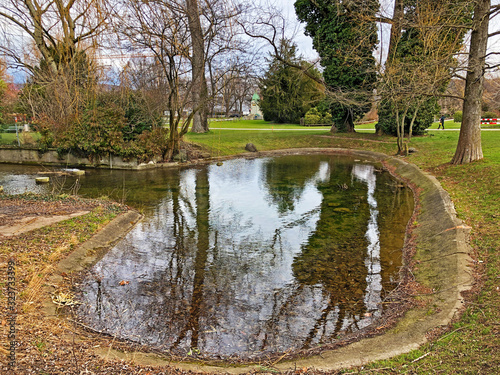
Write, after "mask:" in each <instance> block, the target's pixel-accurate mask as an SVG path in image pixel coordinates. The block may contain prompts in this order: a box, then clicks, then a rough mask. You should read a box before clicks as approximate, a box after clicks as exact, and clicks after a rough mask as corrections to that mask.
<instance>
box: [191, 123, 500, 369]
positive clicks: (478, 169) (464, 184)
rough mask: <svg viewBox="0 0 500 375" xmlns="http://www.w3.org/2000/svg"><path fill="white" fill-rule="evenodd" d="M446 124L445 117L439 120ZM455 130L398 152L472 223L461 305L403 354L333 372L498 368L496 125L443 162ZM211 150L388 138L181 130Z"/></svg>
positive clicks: (376, 147) (390, 150)
mask: <svg viewBox="0 0 500 375" xmlns="http://www.w3.org/2000/svg"><path fill="white" fill-rule="evenodd" d="M445 126H446V125H445ZM458 136H459V132H458V131H457V132H451V131H450V132H442V131H441V132H431V133H430V134H429V135H427V136H423V137H415V138H413V140H412V146H413V147H415V148H416V149H417V150H418V151H417V152H416V153H415V154H412V155H410V156H408V157H407V158H406V160H408V161H409V162H411V163H414V164H416V165H417V166H419V167H420V168H421V169H423V170H426V171H428V172H430V173H431V174H433V175H434V176H436V177H437V178H438V179H439V180H440V181H441V184H442V186H443V187H444V189H445V190H446V191H447V192H448V193H449V194H450V196H451V198H452V200H453V202H454V203H455V208H456V210H457V214H458V217H459V218H460V219H462V220H463V221H464V222H465V224H467V225H469V226H471V227H472V232H471V246H472V247H473V251H474V253H473V258H474V263H473V264H471V272H474V275H475V276H476V279H477V284H476V286H475V289H474V292H472V293H469V296H468V297H467V301H466V303H465V304H464V313H463V315H462V317H461V318H460V319H458V320H457V321H456V322H455V323H454V324H453V325H452V326H450V327H446V328H444V329H443V330H442V332H434V333H433V335H434V337H432V340H431V342H430V343H429V344H427V345H424V346H423V347H421V348H420V349H419V350H415V351H413V352H411V353H409V354H407V355H403V356H400V357H396V358H394V359H391V360H389V361H382V362H378V363H373V364H370V365H369V366H365V367H364V368H363V369H355V370H344V371H341V373H349V372H353V373H361V374H373V373H380V374H394V373H398V374H417V373H418V374H431V373H432V374H434V373H443V374H494V373H500V287H499V286H498V285H500V257H499V256H498V253H499V251H500V230H499V227H498V222H499V217H500V209H499V207H500V132H486V131H485V132H483V133H482V145H483V153H484V159H483V160H481V161H478V162H475V163H471V164H468V165H461V166H453V165H450V164H449V161H450V160H451V158H452V156H453V154H454V152H455V148H456V145H457V141H458ZM188 139H189V140H190V141H192V142H196V143H199V144H203V145H204V146H206V147H207V148H209V149H210V152H211V153H212V154H213V155H214V156H218V155H228V154H238V153H242V152H244V146H245V144H246V143H247V142H252V143H254V144H255V145H256V147H257V149H258V150H271V149H278V148H294V147H345V148H359V149H366V150H371V151H378V152H383V153H387V154H394V152H395V150H396V143H395V139H394V138H392V137H385V136H384V137H377V136H376V135H374V134H337V135H335V136H334V137H329V133H328V132H326V131H324V130H317V131H312V132H307V133H305V132H303V133H299V132H292V131H290V132H285V131H283V132H269V131H267V132H264V131H254V132H249V131H246V132H235V131H229V130H213V131H211V132H210V133H209V134H202V135H189V136H188Z"/></svg>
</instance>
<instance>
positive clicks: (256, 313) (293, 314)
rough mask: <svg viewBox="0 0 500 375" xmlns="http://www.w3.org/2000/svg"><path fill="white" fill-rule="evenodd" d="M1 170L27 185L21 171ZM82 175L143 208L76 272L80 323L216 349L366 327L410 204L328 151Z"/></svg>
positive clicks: (393, 274) (384, 287)
mask: <svg viewBox="0 0 500 375" xmlns="http://www.w3.org/2000/svg"><path fill="white" fill-rule="evenodd" d="M2 176H3V177H2ZM2 176H0V177H2V179H3V180H4V181H7V182H8V181H13V184H12V187H11V185H9V183H6V182H3V183H4V185H5V186H6V188H7V189H13V187H14V186H15V187H16V189H18V190H19V189H21V190H22V189H25V190H30V189H31V188H25V187H23V178H24V179H25V180H26V181H28V179H26V178H25V177H23V175H22V174H20V175H19V174H16V175H13V174H9V173H4V175H2ZM9 179H10V180H9ZM26 181H25V182H26ZM72 183H73V182H72V181H68V184H69V185H71V184H72ZM26 184H28V182H26ZM29 184H32V183H31V180H30V181H29ZM81 184H82V187H81V191H80V193H81V194H82V195H87V196H94V197H95V196H99V195H103V194H108V195H111V196H113V194H114V195H116V194H123V195H126V199H127V202H128V203H129V204H132V205H135V206H138V205H143V207H145V213H146V217H145V219H144V221H143V222H141V223H140V224H139V225H137V226H136V227H135V229H134V230H133V231H132V232H130V233H129V234H128V235H127V237H126V238H125V239H124V240H123V241H121V242H120V243H119V244H118V245H117V246H116V247H115V248H113V249H112V250H110V251H109V252H108V253H107V254H106V255H105V256H104V257H103V259H102V260H101V261H100V262H99V263H97V264H96V265H95V266H94V267H93V268H92V270H90V272H89V273H88V275H87V276H86V278H85V279H84V282H83V284H82V285H81V289H82V293H81V298H82V302H83V305H82V306H81V307H80V309H79V317H80V319H81V320H82V321H84V322H85V324H88V325H90V326H92V327H94V328H95V329H98V330H102V331H105V332H108V333H110V334H112V335H115V336H117V337H120V338H124V339H130V340H133V341H136V342H138V343H140V344H144V345H148V346H153V347H155V348H158V349H162V350H169V351H172V352H175V353H179V354H186V353H187V352H188V351H189V350H190V349H191V348H198V349H199V350H200V352H201V353H202V354H205V355H209V356H216V357H217V356H220V357H226V356H231V355H239V356H243V357H253V356H258V355H262V354H263V353H268V352H282V351H285V350H288V349H291V348H293V349H299V348H308V347H312V346H315V345H318V344H321V343H327V342H331V341H333V340H335V338H336V336H337V335H338V333H339V332H341V331H355V330H357V329H359V328H362V327H364V326H366V325H367V324H370V323H371V322H372V319H374V318H376V317H377V316H379V315H380V313H381V311H380V310H379V307H380V305H379V303H380V302H381V301H382V299H383V298H384V296H385V295H386V293H388V292H389V291H390V290H391V289H392V288H393V287H394V281H395V279H397V271H398V267H399V266H400V264H401V248H402V245H403V238H404V230H405V226H406V223H407V221H408V219H409V217H410V215H411V211H412V209H413V200H412V196H411V192H410V190H409V189H407V188H405V187H402V186H401V184H400V183H398V182H396V181H394V180H393V179H392V178H391V177H390V176H389V175H388V174H387V173H385V172H383V173H382V172H380V171H377V170H376V168H375V167H374V166H373V165H370V164H366V163H361V162H353V161H352V160H351V159H348V158H346V157H343V156H331V155H330V156H327V155H308V156H285V157H276V158H264V159H255V160H243V159H239V160H233V161H228V162H225V163H224V165H223V166H221V167H217V166H215V165H212V166H205V167H198V168H191V169H184V170H181V171H177V170H175V171H159V170H157V171H148V172H121V171H89V173H88V174H87V176H85V177H84V178H82V179H81ZM30 186H31V185H30ZM45 189H48V187H46V188H45ZM116 198H117V197H115V199H116ZM122 198H123V196H122ZM121 281H126V282H128V284H125V285H120V282H121Z"/></svg>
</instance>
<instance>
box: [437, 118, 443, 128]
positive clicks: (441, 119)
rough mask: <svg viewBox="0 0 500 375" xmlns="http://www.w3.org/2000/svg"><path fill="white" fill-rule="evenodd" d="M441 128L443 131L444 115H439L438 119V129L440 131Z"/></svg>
mask: <svg viewBox="0 0 500 375" xmlns="http://www.w3.org/2000/svg"><path fill="white" fill-rule="evenodd" d="M441 126H442V127H443V130H444V115H441V118H440V119H439V125H438V129H440V128H441Z"/></svg>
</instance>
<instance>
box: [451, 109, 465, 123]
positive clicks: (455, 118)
mask: <svg viewBox="0 0 500 375" xmlns="http://www.w3.org/2000/svg"><path fill="white" fill-rule="evenodd" d="M462 116H463V114H462V111H456V112H455V113H454V114H453V122H462Z"/></svg>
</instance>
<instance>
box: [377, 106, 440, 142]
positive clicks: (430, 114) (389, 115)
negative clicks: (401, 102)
mask: <svg viewBox="0 0 500 375" xmlns="http://www.w3.org/2000/svg"><path fill="white" fill-rule="evenodd" d="M395 111H396V110H395V108H394V105H393V103H392V102H391V101H389V100H385V101H382V102H381V103H380V104H379V109H378V113H379V122H378V123H377V124H376V125H375V129H376V131H377V133H378V132H379V131H382V132H383V133H384V134H390V135H396V134H397V128H396V115H395ZM413 111H414V109H413V108H411V107H410V108H409V110H408V113H410V114H411V113H413ZM438 113H439V106H438V104H437V100H436V99H435V98H431V99H429V100H427V101H426V102H425V103H423V104H422V105H421V106H420V108H419V111H418V115H417V118H416V119H415V122H414V123H413V129H412V135H422V134H424V132H425V130H426V129H427V128H429V127H430V126H431V125H432V123H433V122H434V116H435V115H436V114H438ZM401 115H402V113H401V114H400V116H401ZM410 122H411V115H407V117H406V119H405V134H408V132H409V129H410Z"/></svg>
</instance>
